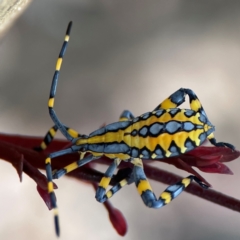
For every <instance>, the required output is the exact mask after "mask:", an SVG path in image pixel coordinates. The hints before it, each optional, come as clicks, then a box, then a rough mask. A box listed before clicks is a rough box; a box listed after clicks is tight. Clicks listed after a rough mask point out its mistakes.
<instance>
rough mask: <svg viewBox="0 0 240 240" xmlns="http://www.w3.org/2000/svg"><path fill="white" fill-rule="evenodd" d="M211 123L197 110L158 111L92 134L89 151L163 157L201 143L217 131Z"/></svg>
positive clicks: (111, 155)
mask: <svg viewBox="0 0 240 240" xmlns="http://www.w3.org/2000/svg"><path fill="white" fill-rule="evenodd" d="M208 123H209V122H208V120H207V118H206V117H205V116H203V115H201V114H200V113H199V112H195V111H193V110H189V109H179V108H175V109H168V110H157V111H154V112H148V113H145V114H143V115H141V116H140V117H137V118H134V119H132V120H129V121H123V122H116V123H112V124H109V125H107V126H105V127H103V128H100V129H99V130H97V131H94V132H93V133H91V134H90V135H89V137H88V138H87V139H86V140H84V142H85V144H87V148H88V150H89V151H92V152H96V153H103V154H105V155H108V156H109V157H121V159H123V160H125V159H128V158H130V157H140V158H143V159H144V158H145V159H160V158H164V157H172V156H177V155H179V154H182V153H185V152H187V151H190V150H192V149H194V148H195V147H196V146H199V145H201V144H202V143H203V142H204V141H205V139H206V138H207V135H208V134H210V133H211V132H212V131H213V130H214V128H213V126H212V125H211V124H210V123H209V124H208ZM211 128H213V129H212V131H211ZM79 144H83V141H81V140H80V141H79Z"/></svg>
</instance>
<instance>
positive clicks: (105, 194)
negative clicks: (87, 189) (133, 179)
mask: <svg viewBox="0 0 240 240" xmlns="http://www.w3.org/2000/svg"><path fill="white" fill-rule="evenodd" d="M120 162H121V159H119V158H115V159H114V161H113V163H112V164H111V165H110V166H109V168H108V169H107V171H106V172H105V174H104V177H103V178H102V180H101V181H100V183H99V186H98V189H97V191H96V196H95V198H96V200H97V201H98V202H105V201H106V200H107V199H109V198H111V197H112V196H113V195H114V194H115V193H116V192H118V191H119V190H120V189H121V188H122V187H124V186H125V185H127V184H128V179H127V178H124V179H122V180H121V181H120V182H118V183H117V184H116V185H115V186H113V187H112V188H111V189H109V190H108V191H107V188H108V186H109V184H110V181H111V179H112V176H113V173H114V171H115V170H116V168H117V167H118V165H119V164H120Z"/></svg>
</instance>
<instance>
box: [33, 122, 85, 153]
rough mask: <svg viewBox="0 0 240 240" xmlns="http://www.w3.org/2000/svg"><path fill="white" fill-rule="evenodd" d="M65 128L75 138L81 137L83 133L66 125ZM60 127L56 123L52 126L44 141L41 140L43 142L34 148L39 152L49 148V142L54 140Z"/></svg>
mask: <svg viewBox="0 0 240 240" xmlns="http://www.w3.org/2000/svg"><path fill="white" fill-rule="evenodd" d="M64 127H65V129H66V130H67V132H68V133H69V134H70V135H71V136H72V137H73V138H78V137H81V134H80V133H78V132H77V131H75V130H74V129H72V128H69V127H67V126H65V125H64ZM57 130H58V127H57V126H56V125H54V126H53V127H51V128H50V129H49V131H48V132H47V133H46V135H45V137H44V139H43V141H42V142H41V144H40V145H39V146H37V147H35V148H34V150H35V151H37V152H41V151H44V150H45V149H47V147H48V146H49V144H50V143H51V142H52V141H53V139H54V137H55V136H56V133H57Z"/></svg>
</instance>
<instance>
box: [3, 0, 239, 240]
mask: <svg viewBox="0 0 240 240" xmlns="http://www.w3.org/2000/svg"><path fill="white" fill-rule="evenodd" d="M70 20H72V21H73V23H74V24H73V29H72V34H71V39H70V43H69V47H68V49H67V53H66V56H65V58H64V63H63V67H62V71H61V75H60V82H59V86H58V91H57V97H56V111H57V114H58V116H59V117H60V119H61V120H62V121H63V122H64V123H65V124H66V125H68V126H71V127H73V128H74V129H77V130H78V131H79V132H81V133H85V134H88V133H90V132H91V131H93V130H95V129H97V128H98V127H99V126H100V125H102V124H103V123H110V122H113V121H115V120H117V119H118V117H119V114H120V113H121V112H122V111H123V110H124V109H129V110H131V111H132V112H133V113H134V114H135V115H140V114H142V113H144V112H147V111H151V110H152V109H154V108H155V107H156V106H157V105H158V104H159V103H160V102H161V101H162V100H163V99H165V98H166V97H167V96H169V95H170V94H171V93H173V92H174V91H175V90H177V89H178V88H180V87H185V88H191V89H193V90H194V91H195V92H196V94H197V95H198V97H199V99H200V100H201V102H202V104H203V106H204V108H205V110H206V112H207V114H208V116H209V118H210V120H211V121H212V123H213V124H214V125H215V126H216V134H215V135H216V138H217V139H218V140H219V141H226V142H230V143H232V144H234V145H235V146H236V147H237V148H238V149H240V137H239V134H240V126H239V121H240V113H239V110H240V109H239V101H240V96H239V89H240V80H239V73H240V68H239V66H240V27H239V26H240V2H239V1H190V0H188V1H187V0H186V1H179V0H169V1H162V0H148V1H139V0H138V1H137V0H135V1H127V0H122V1H106V0H100V1H90V0H89V1H87V0H78V1H76V0H71V1H70V0H69V1H63V0H58V1H47V0H41V1H33V2H32V4H31V5H30V6H29V8H28V9H27V10H26V11H25V12H24V13H23V14H22V16H21V17H20V18H18V20H17V21H16V23H15V25H14V26H13V27H11V28H10V29H9V31H8V32H7V34H5V36H4V37H2V38H1V40H0V112H1V114H0V131H1V132H4V133H19V134H24V135H26V134H27V135H39V136H43V135H44V134H45V132H46V130H47V129H48V128H49V127H50V126H52V122H51V119H50V117H49V115H48V109H47V100H48V96H49V89H50V84H51V79H52V75H53V72H54V69H55V62H56V59H57V56H58V53H59V50H60V47H61V45H62V42H63V38H64V34H65V30H66V27H67V24H68V22H69V21H70ZM184 107H188V104H184ZM58 137H62V136H61V134H59V135H58ZM0 164H1V165H0V175H1V181H0V196H1V201H0V212H1V218H0V239H1V240H6V239H19V240H22V239H36V240H37V239H39V240H40V239H56V238H55V235H54V228H53V215H52V213H51V212H49V211H48V210H47V208H46V207H45V205H44V203H43V202H42V200H41V199H40V197H39V196H38V194H37V192H36V190H35V183H34V182H33V181H32V180H30V179H29V178H28V177H27V176H26V175H24V176H23V183H21V184H20V183H19V180H18V176H17V174H16V172H15V170H14V169H13V167H12V166H11V165H10V164H8V163H6V162H4V161H1V162H0ZM156 166H158V167H159V168H164V169H167V170H169V171H173V172H175V173H178V174H179V175H181V176H183V177H184V176H187V175H188V173H186V172H181V171H180V170H177V169H175V168H174V167H170V166H166V164H161V163H160V162H158V163H156ZM228 166H229V167H230V168H231V169H232V171H233V172H234V175H233V176H231V175H230V176H227V175H217V174H202V175H203V176H204V177H205V178H206V179H207V180H208V181H209V182H210V183H211V184H212V185H213V187H214V189H215V190H217V191H220V192H222V193H225V194H228V195H230V196H233V197H235V198H240V188H239V181H240V162H239V160H236V161H235V162H231V163H228ZM57 184H58V187H59V189H58V190H57V191H56V194H57V198H58V205H59V211H60V221H61V230H62V231H61V236H62V239H68V240H75V239H84V240H85V239H99V240H102V239H104V240H105V239H109V240H110V239H116V240H117V239H122V237H120V236H118V235H117V233H116V232H115V230H114V229H113V228H112V226H111V223H110V221H109V220H108V216H107V212H106V210H105V209H104V207H103V206H102V205H101V204H99V203H98V202H96V200H95V198H94V196H95V193H94V190H93V188H92V187H91V185H88V184H85V183H81V182H79V181H75V180H73V179H69V178H67V177H64V178H63V179H60V180H58V181H57ZM152 185H153V188H154V190H155V192H156V194H157V195H159V193H160V192H161V191H162V190H164V189H165V188H166V186H165V185H163V184H160V183H155V182H152ZM111 202H112V203H113V204H114V206H115V207H116V208H118V209H120V210H121V211H122V212H123V214H124V216H125V217H126V220H127V222H128V226H129V230H128V233H127V235H126V236H125V239H129V240H130V239H141V240H142V239H143V240H144V239H153V240H155V239H163V240H175V239H179V240H181V239H184V240H188V239H197V240H200V239H205V240H207V239H211V240H214V239H218V240H219V239H220V240H225V239H230V240H235V239H239V238H240V213H236V212H233V211H231V210H228V209H225V208H223V207H220V206H217V205H214V204H212V203H210V202H207V201H205V200H202V199H198V198H197V197H194V196H191V195H189V194H187V193H183V194H182V195H181V196H180V197H179V198H178V199H176V200H174V201H173V202H172V203H171V204H170V205H168V206H166V207H164V208H163V209H160V210H152V209H148V208H146V207H145V206H144V205H143V203H142V201H141V199H140V197H139V195H138V193H137V191H136V189H135V187H134V186H133V185H132V186H129V187H126V188H125V189H123V190H121V192H119V193H118V194H117V195H115V196H114V197H113V199H112V200H111Z"/></svg>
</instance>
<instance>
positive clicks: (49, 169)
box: [45, 148, 99, 236]
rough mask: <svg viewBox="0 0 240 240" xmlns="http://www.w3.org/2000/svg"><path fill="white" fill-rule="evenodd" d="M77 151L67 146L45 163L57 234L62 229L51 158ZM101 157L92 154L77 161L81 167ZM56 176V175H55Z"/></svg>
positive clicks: (51, 155) (59, 172) (50, 157)
mask: <svg viewBox="0 0 240 240" xmlns="http://www.w3.org/2000/svg"><path fill="white" fill-rule="evenodd" d="M72 152H75V149H73V148H67V149H64V150H61V151H58V152H54V153H51V154H50V155H49V157H48V158H47V159H46V161H45V164H46V173H47V180H48V193H49V195H50V200H51V205H52V208H53V212H54V222H55V230H56V234H57V236H59V235H60V229H59V217H58V210H57V204H56V197H55V194H54V189H53V181H52V180H53V176H52V167H51V160H52V159H53V158H55V157H58V156H62V155H66V154H69V153H72ZM98 158H99V157H94V156H92V155H89V156H87V157H85V158H83V159H81V160H79V161H78V162H77V164H78V165H77V167H81V166H83V165H84V164H86V163H89V162H91V161H92V160H95V159H98ZM66 171H70V170H69V169H66ZM55 174H56V175H58V177H57V178H59V177H61V176H62V175H64V174H65V172H64V171H63V170H62V171H58V172H57V173H55ZM54 176H55V175H54Z"/></svg>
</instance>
